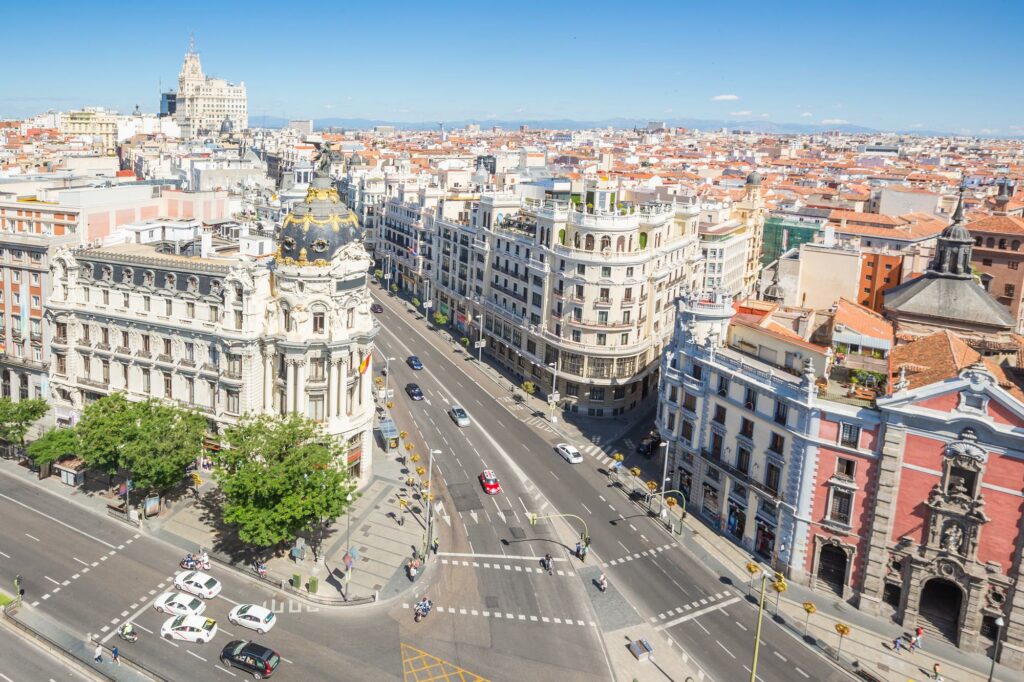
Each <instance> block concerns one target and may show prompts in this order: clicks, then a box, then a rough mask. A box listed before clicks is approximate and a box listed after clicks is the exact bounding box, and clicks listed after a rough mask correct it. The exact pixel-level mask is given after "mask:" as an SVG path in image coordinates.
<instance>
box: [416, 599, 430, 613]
mask: <svg viewBox="0 0 1024 682" xmlns="http://www.w3.org/2000/svg"><path fill="white" fill-rule="evenodd" d="M431 606H433V603H432V602H431V601H430V600H429V599H427V598H426V597H423V599H420V601H419V603H417V604H416V611H417V612H418V613H419V614H420V616H425V615H427V614H428V613H430V607H431Z"/></svg>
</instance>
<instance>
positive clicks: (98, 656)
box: [92, 644, 103, 663]
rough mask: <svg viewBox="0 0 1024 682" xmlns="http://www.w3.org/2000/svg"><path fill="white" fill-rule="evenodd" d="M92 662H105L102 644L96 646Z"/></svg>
mask: <svg viewBox="0 0 1024 682" xmlns="http://www.w3.org/2000/svg"><path fill="white" fill-rule="evenodd" d="M92 660H94V661H96V662H97V663H102V662H103V645H102V644H97V645H96V651H94V652H93V654H92Z"/></svg>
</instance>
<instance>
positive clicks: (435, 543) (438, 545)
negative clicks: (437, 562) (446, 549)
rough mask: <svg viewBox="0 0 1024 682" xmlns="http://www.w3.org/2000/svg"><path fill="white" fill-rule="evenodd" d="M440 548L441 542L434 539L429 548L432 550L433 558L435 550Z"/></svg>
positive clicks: (435, 554)
mask: <svg viewBox="0 0 1024 682" xmlns="http://www.w3.org/2000/svg"><path fill="white" fill-rule="evenodd" d="M440 546H441V541H440V540H439V539H437V538H434V544H433V545H432V546H431V549H433V550H434V556H437V549H438V547H440Z"/></svg>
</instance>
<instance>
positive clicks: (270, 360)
mask: <svg viewBox="0 0 1024 682" xmlns="http://www.w3.org/2000/svg"><path fill="white" fill-rule="evenodd" d="M263 411H264V412H268V413H269V412H273V411H274V354H273V353H271V352H269V350H264V355H263Z"/></svg>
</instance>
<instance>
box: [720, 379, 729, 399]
mask: <svg viewBox="0 0 1024 682" xmlns="http://www.w3.org/2000/svg"><path fill="white" fill-rule="evenodd" d="M718 395H721V396H727V395H729V380H728V379H727V378H726V377H724V376H722V375H719V376H718Z"/></svg>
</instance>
